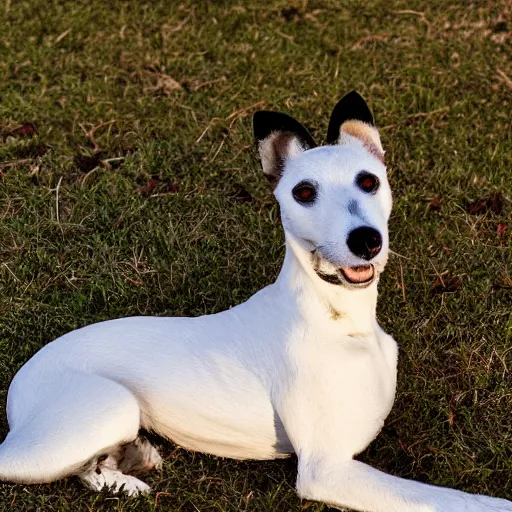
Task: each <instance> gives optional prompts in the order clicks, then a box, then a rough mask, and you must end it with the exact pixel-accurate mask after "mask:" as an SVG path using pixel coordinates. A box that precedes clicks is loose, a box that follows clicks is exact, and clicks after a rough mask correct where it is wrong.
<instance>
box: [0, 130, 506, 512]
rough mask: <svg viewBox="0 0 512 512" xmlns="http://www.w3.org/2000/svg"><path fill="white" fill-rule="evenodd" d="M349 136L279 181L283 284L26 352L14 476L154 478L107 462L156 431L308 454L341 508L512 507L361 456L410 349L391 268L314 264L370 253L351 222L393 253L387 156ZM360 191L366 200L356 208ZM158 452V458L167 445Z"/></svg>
mask: <svg viewBox="0 0 512 512" xmlns="http://www.w3.org/2000/svg"><path fill="white" fill-rule="evenodd" d="M345 142H346V144H345V145H339V146H325V147H320V148H317V149H312V150H308V151H305V152H303V151H302V150H297V148H298V146H297V145H294V146H293V148H294V151H293V152H292V153H293V154H291V155H288V158H287V160H286V165H285V169H284V172H283V176H282V178H281V180H280V181H279V183H278V185H277V187H276V189H275V195H276V197H277V199H278V201H279V203H280V207H281V212H282V220H283V226H284V229H285V236H286V255H285V261H284V264H283V268H282V270H281V273H280V275H279V277H278V279H277V280H276V282H275V283H274V284H272V285H270V286H268V287H266V288H264V289H263V290H261V291H259V292H258V293H256V294H255V295H254V296H253V297H251V298H250V299H249V300H248V301H247V302H245V303H243V304H240V305H239V306H237V307H235V308H233V309H230V310H228V311H225V312H222V313H219V314H215V315H207V316H202V317H198V318H157V317H134V318H125V319H120V320H112V321H108V322H103V323H98V324H94V325H91V326H88V327H85V328H83V329H78V330H76V331H73V332H70V333H68V334H66V335H64V336H62V337H61V338H59V339H57V340H55V341H54V342H53V343H50V344H49V345H47V346H46V347H44V348H43V349H42V350H41V351H39V352H38V353H37V354H36V355H35V356H34V357H33V358H32V359H31V360H30V361H29V362H28V363H26V364H25V366H23V368H22V369H21V370H20V371H19V372H18V374H17V375H16V376H15V378H14V380H13V382H12V384H11V387H10V389H9V395H8V404H7V414H8V420H9V425H10V428H11V430H10V432H9V434H8V435H7V438H6V439H5V441H4V443H3V444H2V445H1V446H0V478H1V479H2V480H9V481H17V482H26V483H31V482H48V481H52V480H55V479H58V478H62V477H64V476H66V475H69V474H80V475H81V477H82V479H83V480H84V481H86V482H87V483H88V485H89V486H91V487H92V488H94V489H100V488H101V487H102V486H103V485H107V486H109V487H111V488H112V490H113V491H117V490H119V489H120V488H121V487H122V486H123V485H124V486H125V487H124V489H125V490H127V491H128V492H129V493H132V494H133V493H137V492H140V491H146V490H147V486H145V484H143V483H142V482H141V481H140V480H137V479H135V478H134V477H130V476H126V475H124V474H123V473H121V472H120V470H119V467H123V466H122V463H119V464H118V463H117V459H116V458H115V457H116V456H115V455H111V457H110V458H108V459H107V460H106V461H104V462H103V465H101V463H100V462H98V465H97V466H96V463H95V461H96V460H97V457H98V456H100V455H102V454H109V453H111V454H115V453H117V452H116V450H119V446H121V445H124V444H126V443H134V442H135V443H134V444H133V446H134V447H135V448H133V449H137V446H139V445H137V441H136V438H137V435H138V430H139V428H144V429H146V430H148V431H154V432H156V433H158V434H160V435H162V436H164V437H166V438H168V439H171V440H173V441H174V442H176V443H178V444H179V445H181V446H183V447H185V448H188V449H191V450H198V451H201V452H206V453H211V454H215V455H220V456H226V457H234V458H238V459H271V458H276V457H283V456H286V455H287V454H288V453H290V452H292V451H294V452H296V453H297V456H298V460H299V463H298V481H297V490H298V493H299V494H300V496H301V497H303V498H307V499H311V500H319V501H323V502H326V503H328V504H329V505H331V506H335V507H351V508H353V509H356V510H368V511H379V512H411V511H412V512H415V511H417V512H420V511H421V512H423V511H429V512H430V511H441V510H443V511H447V510H449V511H455V512H459V511H467V512H477V511H501V512H505V511H507V512H511V511H512V503H511V502H509V501H505V500H498V499H494V498H489V497H483V496H475V495H470V494H466V493H462V492H459V491H455V490H451V489H443V488H438V487H433V486H429V485H425V484H421V483H417V482H413V481H408V480H404V479H401V478H397V477H393V476H390V475H386V474H383V473H381V472H379V471H377V470H375V469H373V468H371V467H369V466H367V465H365V464H363V463H361V462H358V461H355V460H353V456H354V455H356V454H357V453H359V452H361V451H362V450H364V449H365V447H366V446H368V444H369V443H370V442H371V441H372V440H373V439H374V438H375V436H376V435H377V434H378V432H379V431H380V429H381V427H382V425H383V423H384V420H385V418H386V416H387V415H388V413H389V411H390V409H391V407H392V404H393V400H394V395H395V385H396V362H397V347H396V343H395V342H394V340H393V339H392V338H391V337H390V336H388V335H387V334H385V333H384V332H383V331H382V329H381V328H380V327H379V325H378V324H377V321H376V316H375V311H376V302H377V279H376V280H375V281H374V282H373V283H372V284H371V285H370V286H368V287H367V288H351V287H349V286H345V285H333V284H329V283H327V282H325V281H323V280H321V279H320V278H319V277H318V276H317V275H316V274H315V272H314V270H313V267H312V264H311V251H315V250H319V251H320V252H321V254H322V256H323V260H322V263H321V264H322V265H323V267H322V268H323V269H324V270H326V271H329V270H332V269H335V268H336V267H337V266H357V265H361V264H362V263H366V262H362V261H361V260H359V259H358V258H357V257H356V256H354V255H353V254H352V253H351V252H350V251H349V250H348V247H347V245H346V239H347V235H348V233H349V232H350V231H351V230H353V229H355V228H357V227H360V226H366V225H368V226H371V227H374V228H375V229H377V230H378V231H379V232H380V233H381V234H382V237H383V249H382V251H381V252H380V253H379V254H378V255H377V256H376V258H375V259H374V260H372V263H373V264H374V266H375V269H376V272H377V275H378V273H379V272H380V271H382V269H383V268H384V265H385V263H386V258H387V254H388V235H387V220H388V217H389V214H390V211H391V193H390V190H389V185H388V182H387V179H386V170H385V167H384V165H383V164H382V163H381V162H380V161H379V159H378V158H376V157H374V156H372V155H371V154H370V153H369V152H368V151H367V150H366V149H365V147H364V146H363V144H361V143H360V141H359V140H357V139H355V138H352V139H346V140H345ZM361 170H365V171H370V172H372V173H374V174H375V175H377V176H378V177H379V179H380V183H381V186H380V190H379V191H378V192H377V193H376V194H375V195H371V194H366V193H364V192H363V191H361V190H359V189H358V188H357V187H356V186H355V185H354V179H355V176H356V175H357V173H358V172H360V171H361ZM304 179H309V180H313V181H315V182H316V183H317V184H318V187H319V188H318V197H317V201H316V202H315V203H314V204H313V205H311V206H304V205H301V204H299V203H297V202H296V201H295V200H294V198H293V197H292V194H291V190H292V188H293V187H294V185H295V184H297V183H298V182H299V181H301V180H304ZM350 201H355V202H357V205H358V208H357V212H356V213H355V214H354V213H349V211H348V209H349V206H348V205H349V202H350ZM146 452H147V453H146ZM144 453H146V455H144ZM144 453H143V454H142V456H141V457H142V458H143V459H144V460H147V461H149V462H150V463H151V462H152V463H154V464H153V465H155V464H157V463H159V458H158V456H157V455H155V452H154V451H152V450H150V449H149V448H147V447H146V449H145V450H144ZM148 453H151V455H148ZM91 461H92V464H93V465H92V466H91ZM88 464H89V466H87V465H88ZM86 468H88V469H86Z"/></svg>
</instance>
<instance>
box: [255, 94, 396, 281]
mask: <svg viewBox="0 0 512 512" xmlns="http://www.w3.org/2000/svg"><path fill="white" fill-rule="evenodd" d="M253 124H254V136H255V138H256V143H257V145H258V150H259V153H260V156H261V162H262V165H263V172H264V174H265V176H266V177H267V179H268V180H269V181H270V183H271V184H272V185H273V186H274V194H275V196H276V198H277V200H278V202H279V205H280V208H281V218H282V222H283V227H284V229H285V232H286V236H287V238H288V239H289V240H291V241H293V245H294V247H296V248H297V250H298V251H300V252H301V253H302V258H301V259H302V260H303V261H307V262H308V264H309V265H311V268H312V269H313V270H314V271H315V273H316V274H317V275H318V276H319V277H320V278H321V279H323V280H324V281H326V282H328V283H332V284H333V285H342V286H345V287H351V288H362V287H366V286H369V285H370V284H371V283H372V282H374V281H375V280H376V279H377V277H378V275H379V273H380V272H381V271H382V270H383V268H384V266H385V264H386V261H387V256H388V252H389V241H388V228H387V222H388V218H389V215H390V212H391V191H390V188H389V184H388V180H387V176H386V167H385V165H384V151H383V149H382V145H381V142H380V137H379V133H378V131H377V129H376V128H375V126H374V124H373V117H372V114H371V112H370V110H369V108H368V106H367V104H366V103H365V101H364V100H363V98H361V96H359V94H357V93H356V92H355V91H353V92H351V93H349V94H347V95H346V96H344V97H343V98H342V99H341V100H340V101H339V103H338V104H337V105H336V106H335V107H334V110H333V113H332V115H331V119H330V121H329V128H328V133H327V145H325V146H320V147H317V146H316V144H315V142H314V141H313V138H312V137H311V135H310V134H309V132H308V131H307V130H306V129H305V128H304V127H303V126H302V125H301V124H300V123H299V122H298V121H296V120H295V119H293V118H292V117H290V116H288V115H286V114H282V113H278V112H269V111H260V112H256V113H255V114H254V119H253ZM306 254H307V260H305V255H306Z"/></svg>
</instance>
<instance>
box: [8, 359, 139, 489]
mask: <svg viewBox="0 0 512 512" xmlns="http://www.w3.org/2000/svg"><path fill="white" fill-rule="evenodd" d="M45 377H47V376H46V375H45V376H39V377H38V376H35V375H33V374H31V372H30V371H28V372H27V373H23V371H22V372H20V373H19V374H18V375H17V378H16V379H15V381H13V384H12V386H11V389H10V390H9V399H8V400H9V404H8V419H9V424H10V426H11V431H10V432H9V434H8V435H7V437H6V439H5V441H4V442H3V443H2V445H1V446H0V480H7V481H14V482H21V483H45V482H51V481H54V480H57V479H59V478H63V477H65V476H68V475H72V474H80V473H83V472H84V468H85V467H87V465H89V467H90V464H91V461H95V460H97V458H98V457H99V456H101V455H103V454H105V455H108V454H109V453H111V452H112V451H115V450H116V449H117V448H118V447H119V446H121V445H124V444H126V443H130V442H133V441H134V440H135V439H136V438H137V435H138V431H139V428H140V409H139V404H138V402H137V399H136V397H135V396H134V395H133V394H132V392H131V391H130V390H128V389H127V388H125V387H124V386H122V385H121V384H119V383H117V382H114V381H112V380H109V379H106V378H103V377H100V376H97V375H91V374H85V373H80V372H75V371H72V370H67V369H63V370H60V371H57V372H56V373H55V374H54V375H52V377H51V379H48V378H45ZM97 469H98V468H96V469H95V471H94V473H95V475H96V477H94V482H93V481H92V480H93V479H92V478H89V479H88V481H89V483H90V485H91V486H93V487H94V488H95V489H98V488H99V487H100V483H101V485H107V486H109V487H112V488H114V490H118V489H119V488H120V487H121V486H122V485H123V484H124V485H125V488H126V489H127V490H128V492H131V490H132V489H134V488H137V489H138V490H139V491H141V490H147V489H146V487H145V484H143V485H141V484H142V482H140V483H138V481H137V482H133V481H132V480H131V479H132V478H133V477H130V478H128V477H127V476H126V475H123V474H122V473H121V472H120V471H117V470H113V469H111V468H105V472H104V473H103V471H102V469H101V468H100V469H99V470H100V473H97V472H96V470H97ZM101 475H102V476H101ZM82 478H84V477H83V475H82ZM84 479H86V478H84ZM86 480H87V479H86Z"/></svg>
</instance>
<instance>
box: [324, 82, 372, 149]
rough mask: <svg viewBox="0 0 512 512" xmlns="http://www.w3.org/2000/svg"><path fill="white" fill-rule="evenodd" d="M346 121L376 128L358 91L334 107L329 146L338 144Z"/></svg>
mask: <svg viewBox="0 0 512 512" xmlns="http://www.w3.org/2000/svg"><path fill="white" fill-rule="evenodd" d="M346 121H362V122H363V123H365V124H368V125H370V126H374V123H373V116H372V113H371V111H370V109H369V108H368V105H367V104H366V101H364V99H363V98H362V97H361V96H360V95H359V94H358V93H357V92H356V91H352V92H349V93H348V94H346V95H345V96H343V98H341V100H340V101H338V103H337V105H336V106H335V107H334V110H333V111H332V114H331V119H330V120H329V128H328V129H327V144H336V143H337V142H338V139H339V137H340V128H341V125H342V124H343V123H344V122H346Z"/></svg>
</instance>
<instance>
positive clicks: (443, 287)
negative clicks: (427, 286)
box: [432, 276, 462, 293]
mask: <svg viewBox="0 0 512 512" xmlns="http://www.w3.org/2000/svg"><path fill="white" fill-rule="evenodd" d="M461 285H462V283H461V280H460V279H459V278H458V277H448V276H445V277H443V278H441V277H437V278H436V279H435V281H434V282H433V283H432V291H433V292H434V293H453V292H456V291H457V290H458V289H459V288H460V287H461Z"/></svg>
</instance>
